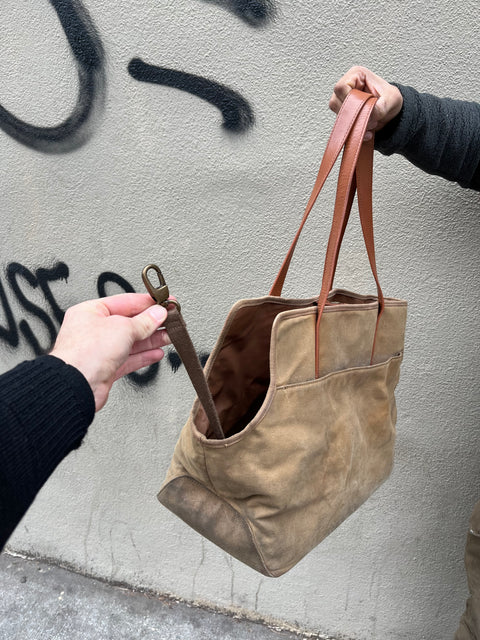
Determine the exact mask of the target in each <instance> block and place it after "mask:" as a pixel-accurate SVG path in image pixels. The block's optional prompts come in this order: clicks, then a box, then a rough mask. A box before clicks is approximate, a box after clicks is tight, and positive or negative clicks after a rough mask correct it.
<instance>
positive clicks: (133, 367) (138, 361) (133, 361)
mask: <svg viewBox="0 0 480 640" xmlns="http://www.w3.org/2000/svg"><path fill="white" fill-rule="evenodd" d="M164 356H165V353H164V351H163V349H151V350H150V351H142V352H141V353H135V354H133V355H130V356H129V357H128V358H127V360H126V362H125V363H124V364H123V365H122V366H121V367H120V368H119V369H118V371H117V373H116V375H115V380H118V379H119V378H122V377H123V376H126V375H128V374H129V373H132V372H133V371H138V369H143V367H148V366H150V365H151V364H155V362H159V361H160V360H161V359H162V358H163V357H164Z"/></svg>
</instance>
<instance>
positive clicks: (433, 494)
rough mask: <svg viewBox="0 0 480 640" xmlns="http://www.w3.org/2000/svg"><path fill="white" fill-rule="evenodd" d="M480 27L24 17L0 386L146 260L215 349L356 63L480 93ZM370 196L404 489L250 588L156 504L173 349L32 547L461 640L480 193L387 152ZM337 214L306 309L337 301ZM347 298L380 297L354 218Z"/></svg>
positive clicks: (33, 527)
mask: <svg viewBox="0 0 480 640" xmlns="http://www.w3.org/2000/svg"><path fill="white" fill-rule="evenodd" d="M477 11H478V3H477V2H476V0H464V2H462V3H460V4H458V3H457V4H456V5H455V6H454V5H452V3H451V2H449V1H447V0H440V1H438V2H436V3H431V4H430V5H428V4H427V5H426V4H425V3H424V2H419V1H418V0H404V1H403V2H397V3H392V2H385V1H380V2H367V1H366V0H357V1H355V2H353V1H352V0H339V2H336V3H312V2H310V3H307V2H304V3H299V2H292V1H291V0H270V1H268V0H256V1H252V2H249V1H248V0H247V1H240V0H210V1H209V0H174V1H173V0H163V1H161V0H160V1H159V0H155V1H153V0H144V2H141V3H134V2H129V3H118V2H113V1H112V0H104V1H103V2H93V1H92V0H82V1H81V2H80V0H77V1H76V2H74V1H73V0H71V1H69V0H63V1H62V2H60V0H50V2H47V1H46V0H45V1H43V2H28V1H27V0H15V1H14V0H3V3H2V18H3V22H2V27H3V28H2V34H3V35H2V44H3V46H2V57H1V59H0V96H1V98H0V100H1V105H2V110H1V112H0V127H1V128H2V130H3V131H1V132H0V153H1V157H2V158H3V170H2V172H1V173H0V189H1V207H2V230H3V238H4V240H3V243H2V249H1V264H2V273H1V275H0V304H1V309H0V314H1V315H0V323H1V326H0V338H1V341H0V349H1V356H0V357H1V364H2V369H7V368H8V367H10V366H12V365H14V364H15V363H16V362H18V361H20V360H22V359H24V358H30V357H32V356H33V355H34V354H35V352H39V351H41V350H45V349H47V348H48V346H49V344H50V341H51V339H52V338H53V336H54V335H55V332H56V331H57V329H58V326H59V321H60V318H61V310H63V309H65V308H66V307H67V306H69V305H71V304H73V303H75V302H78V301H80V300H83V299H85V298H91V297H95V296H96V295H98V294H99V293H103V292H107V293H115V292H119V291H122V290H124V289H129V288H130V287H133V288H135V289H137V290H142V286H141V279H140V273H141V269H142V268H143V266H144V265H145V264H147V263H148V262H150V261H155V262H157V263H158V264H160V265H161V267H162V269H163V270H164V272H165V274H166V276H167V277H168V280H169V283H170V287H171V290H172V292H174V293H175V294H176V295H177V296H178V298H179V299H180V300H181V302H182V303H183V308H184V312H185V316H186V319H187V321H188V324H189V327H190V329H191V332H192V335H193V336H194V338H195V342H196V346H197V348H198V350H199V352H209V350H210V349H211V348H212V345H213V344H214V341H215V337H216V335H217V333H218V331H219V329H220V327H221V324H222V322H223V319H224V317H225V315H226V313H227V311H228V309H229V307H230V305H231V304H232V303H233V302H234V301H235V300H236V299H238V298H240V297H247V296H252V297H254V296H258V295H263V294H265V293H266V292H267V291H268V288H269V286H270V284H271V283H272V280H273V277H274V275H275V273H276V271H277V269H278V267H279V265H280V263H281V260H282V258H283V255H284V253H285V251H286V248H287V246H288V244H289V242H290V239H291V238H292V235H293V233H294V231H295V229H296V227H297V224H298V221H299V218H300V216H301V214H302V211H303V206H304V204H305V202H306V198H307V195H308V192H309V189H310V187H311V185H312V182H313V178H314V175H315V173H316V169H317V167H318V164H319V159H320V157H321V153H322V149H323V147H324V144H325V141H326V137H327V135H328V132H329V130H330V128H331V126H332V123H333V119H334V118H333V115H332V114H331V113H330V112H329V111H328V108H327V104H328V99H329V97H330V93H331V90H332V87H333V84H334V82H335V81H336V80H337V79H338V78H339V76H340V75H341V74H342V73H343V72H344V71H346V70H347V69H348V68H349V67H350V66H351V65H352V64H355V63H357V64H360V63H361V64H364V65H366V66H370V67H371V68H373V69H374V70H376V71H377V72H378V73H379V74H381V75H383V76H385V77H387V78H389V79H392V80H397V81H402V82H404V83H405V84H411V85H413V86H416V87H417V88H419V89H421V90H428V91H431V92H434V93H437V94H440V95H451V96H458V97H460V98H473V99H475V98H476V97H478V92H479V89H480V84H479V76H478V68H477V67H478V53H479V45H478V32H477V24H476V23H477V20H476V14H477ZM138 60H141V61H143V63H145V64H144V65H142V63H139V62H138ZM145 65H158V66H159V67H162V68H163V71H162V70H158V69H155V68H152V67H148V66H145ZM165 69H168V70H176V71H179V72H180V75H179V76H178V77H177V82H178V84H179V86H180V89H176V88H170V87H168V86H166V85H167V84H168V82H169V81H170V79H171V78H172V74H171V73H169V72H168V71H165ZM149 73H150V75H149ZM191 74H194V75H196V76H200V77H201V78H204V79H208V80H209V81H210V84H209V85H205V86H204V85H202V86H201V87H200V89H199V85H198V83H197V82H195V79H194V78H193V76H192V75H191ZM205 87H206V89H205ZM196 90H197V91H198V90H199V91H200V92H202V91H203V92H204V93H203V94H202V95H203V97H204V98H206V99H202V96H199V95H195V91H196ZM232 92H234V93H232ZM222 101H223V102H222ZM225 104H226V105H227V106H226V107H225V106H224V105H225ZM222 105H223V107H224V113H223V114H222V112H221V109H220V108H219V106H220V107H222ZM375 183H376V186H375V205H376V207H375V208H376V230H377V231H376V232H377V241H378V263H379V270H380V274H381V277H382V282H383V285H384V290H385V292H386V293H387V294H388V295H394V296H396V297H404V298H406V299H408V300H409V302H410V313H409V321H408V334H407V343H406V357H405V361H404V365H403V371H402V379H401V383H400V386H399V390H398V404H399V416H398V445H397V459H396V467H395V471H394V473H393V476H392V478H391V480H390V481H389V482H388V483H387V484H385V485H384V486H383V487H382V488H381V490H379V491H378V492H377V493H376V494H375V495H374V496H373V497H372V499H371V500H370V501H369V502H368V503H367V504H366V505H365V506H364V507H362V508H361V509H360V510H359V511H358V512H357V513H356V514H354V515H353V516H352V517H351V518H350V519H349V520H348V521H347V522H346V523H344V524H343V525H342V526H341V527H340V528H339V530H338V531H337V532H335V533H334V534H333V535H332V536H331V537H330V538H329V539H328V540H326V541H325V542H324V543H323V544H322V545H320V547H318V548H317V549H315V550H314V551H313V552H312V553H311V554H310V555H309V556H308V557H307V558H306V559H305V560H304V561H302V562H301V563H300V564H299V565H298V566H297V567H296V568H294V569H293V570H292V571H291V572H290V573H288V574H287V575H286V576H284V577H282V578H280V579H277V580H269V579H266V578H263V577H261V576H259V575H257V574H255V573H254V572H253V571H251V570H250V569H248V568H246V567H244V566H242V565H241V564H240V563H238V562H237V561H235V560H232V559H231V558H229V557H227V555H226V554H224V553H223V552H221V551H220V550H218V549H217V548H216V547H214V546H213V545H211V544H210V543H209V542H206V541H203V540H202V539H201V538H200V536H198V535H197V534H196V533H194V532H193V531H190V530H189V529H188V528H187V527H186V526H184V525H183V524H182V523H181V522H180V521H178V520H177V519H176V518H175V517H174V516H173V515H171V514H170V513H169V512H167V511H166V510H164V509H163V508H162V507H161V506H160V505H159V504H158V503H157V501H156V498H155V494H156V491H157V489H158V487H159V486H160V483H161V481H162V478H163V475H164V473H165V471H166V469H167V466H168V463H169V459H170V456H171V453H172V450H173V447H174V443H175V440H176V437H177V434H178V432H179V430H180V428H181V426H182V425H183V423H184V421H185V419H186V416H187V413H188V411H189V408H190V405H191V402H192V399H193V395H194V394H193V391H192V389H191V387H190V384H189V382H188V380H187V377H186V374H185V371H184V370H183V368H182V367H180V369H178V371H175V369H176V362H175V358H174V357H173V355H172V354H170V357H169V358H166V360H164V361H163V362H162V364H161V365H160V366H159V367H158V368H152V369H150V370H149V371H148V372H147V373H143V374H142V375H141V376H140V377H138V378H137V379H136V380H131V381H130V382H128V381H121V382H120V383H118V384H117V385H116V388H115V389H114V391H113V393H112V396H111V400H110V402H109V404H108V405H107V407H106V408H105V409H104V410H102V412H101V413H100V414H99V415H98V416H97V418H96V419H95V422H94V424H93V425H92V427H91V428H90V431H89V434H88V437H87V438H86V440H85V442H84V444H83V446H82V448H81V449H80V450H79V451H78V452H75V453H74V454H72V455H70V456H69V457H68V459H67V460H65V461H64V463H62V465H61V467H60V468H59V469H58V470H57V472H56V473H55V474H54V476H53V477H52V478H51V479H50V481H49V482H48V484H47V485H46V486H45V488H44V490H43V491H42V492H41V494H40V496H39V497H38V499H37V501H36V503H35V505H34V506H33V508H32V509H31V511H30V512H29V513H28V515H27V517H26V518H25V519H24V521H23V522H22V524H21V525H20V526H19V528H18V530H17V532H16V534H15V536H14V537H13V538H12V541H11V547H12V548H13V549H15V550H22V551H26V552H28V553H35V554H40V555H42V556H48V557H53V558H57V559H58V560H59V561H64V562H68V563H71V564H73V565H75V566H77V567H79V568H80V569H81V570H83V571H85V572H88V573H91V574H94V575H98V576H102V577H104V578H107V579H111V580H119V581H125V582H127V583H130V584H132V585H136V586H145V587H149V588H152V589H155V590H157V591H160V592H171V593H174V594H177V595H178V596H181V597H184V598H187V599H192V600H205V601H210V602H213V603H216V604H218V605H219V606H225V607H240V608H243V609H246V610H248V611H251V612H255V613H256V614H258V615H261V616H272V617H274V618H278V619H282V620H285V621H287V622H289V623H291V624H298V625H301V626H302V627H304V628H307V629H310V630H315V631H322V632H325V633H327V632H328V633H331V634H332V635H336V636H341V635H342V634H343V635H344V636H345V637H348V638H354V639H358V640H360V639H369V640H370V639H372V640H373V639H381V640H400V639H408V640H411V639H412V638H415V639H419V638H425V639H429V640H431V638H439V639H442V638H450V637H451V636H452V634H453V630H454V628H455V625H456V620H457V619H458V617H459V615H460V613H461V610H462V607H463V602H464V599H465V597H466V585H465V581H464V575H463V565H462V562H463V544H464V534H465V531H466V527H467V522H468V516H469V512H470V510H471V507H472V505H473V504H474V502H475V500H476V499H477V493H478V492H477V489H478V484H479V479H480V478H479V465H478V453H479V449H480V435H479V434H480V431H479V429H478V422H479V411H478V404H479V403H478V391H477V387H478V385H477V382H478V373H479V364H478V358H477V344H478V339H479V329H478V317H477V307H478V303H479V294H478V291H479V286H478V285H479V270H478V264H477V263H478V261H477V255H478V253H477V252H478V241H479V228H478V195H476V194H475V193H473V192H468V191H465V190H462V189H461V188H460V187H458V186H456V185H454V184H450V183H447V182H445V181H442V180H441V179H440V178H435V177H431V176H426V175H423V174H422V173H421V172H420V171H419V170H417V169H416V168H414V167H413V166H410V165H409V164H408V163H407V162H406V161H405V160H403V159H402V158H383V157H378V158H377V164H376V179H375ZM322 203H323V204H320V205H319V206H318V208H317V209H316V211H315V215H314V217H313V220H312V222H311V224H309V226H308V230H307V233H306V238H305V239H304V240H302V242H301V245H300V246H299V250H298V256H297V258H296V260H295V263H294V265H293V268H292V274H291V277H290V280H289V284H288V290H289V291H290V292H291V293H292V294H293V293H294V294H295V295H310V294H314V293H315V292H317V291H318V290H319V277H320V264H319V256H320V255H321V254H322V251H323V249H324V247H325V240H326V233H327V227H328V219H329V216H330V212H331V209H330V205H329V204H328V198H327V199H326V200H323V201H322ZM337 284H338V285H342V286H348V287H349V288H352V289H354V290H360V291H362V292H365V293H366V292H368V291H370V290H371V289H372V288H373V287H372V281H371V278H370V276H369V274H368V268H367V262H366V260H365V258H364V256H363V247H362V243H361V241H360V238H359V233H358V227H357V225H356V224H353V226H352V229H351V230H350V231H349V232H348V233H347V237H346V246H345V249H344V251H343V256H342V264H341V265H340V269H339V274H338V278H337Z"/></svg>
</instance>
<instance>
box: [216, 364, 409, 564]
mask: <svg viewBox="0 0 480 640" xmlns="http://www.w3.org/2000/svg"><path fill="white" fill-rule="evenodd" d="M400 361H401V356H397V357H395V358H393V359H391V360H389V361H388V362H386V363H382V364H379V365H373V366H369V367H363V368H357V369H350V370H347V371H341V372H338V373H333V374H330V375H328V376H326V377H324V378H322V379H319V380H314V381H312V382H309V383H302V384H298V385H289V386H286V387H283V388H279V389H277V391H276V392H275V395H274V398H273V400H272V402H271V405H270V408H269V411H268V413H267V415H266V416H265V417H264V419H263V420H262V421H261V422H260V423H259V424H257V425H256V426H255V428H253V429H251V430H249V431H248V433H246V434H245V436H244V437H243V438H241V439H238V440H237V441H235V442H234V443H232V445H231V446H229V447H227V448H218V447H208V446H205V455H206V461H207V468H208V472H209V477H210V478H211V480H212V483H213V485H214V487H215V491H216V492H217V493H218V494H220V495H222V496H223V497H224V498H225V499H226V500H227V501H228V502H230V503H231V504H232V505H233V506H234V507H235V509H236V510H237V511H239V512H240V513H241V514H242V515H243V516H244V517H245V518H246V519H247V520H248V521H249V522H250V525H251V527H252V530H253V532H254V535H255V539H256V540H257V542H258V545H259V548H260V550H261V553H262V557H263V558H264V559H265V564H266V566H267V567H268V569H269V571H270V572H271V573H272V574H273V575H280V574H281V573H284V572H285V571H287V570H288V569H290V568H291V567H292V566H293V565H294V564H296V563H297V562H298V561H299V560H300V559H301V558H302V557H303V556H304V555H305V554H306V553H308V552H309V551H310V550H311V549H312V548H313V547H315V546H316V545H317V544H318V543H319V542H321V540H323V538H325V537H326V536H327V535H328V534H329V533H330V532H331V531H333V529H335V528H336V527H337V526H338V525H339V524H340V523H341V522H342V521H343V520H344V519H345V518H346V517H347V516H348V515H349V514H350V513H352V512H353V511H354V510H355V509H357V508H358V506H359V505H360V504H362V503H363V502H364V501H365V500H366V498H368V496H369V495H370V494H371V493H372V492H373V491H374V490H375V489H376V488H377V487H378V486H379V485H380V484H381V483H382V482H383V481H384V480H385V479H386V478H387V477H388V475H389V474H390V471H391V468H392V464H393V449H394V440H395V420H396V408H395V398H394V389H395V386H396V384H397V381H398V376H399V367H400ZM207 444H208V443H207Z"/></svg>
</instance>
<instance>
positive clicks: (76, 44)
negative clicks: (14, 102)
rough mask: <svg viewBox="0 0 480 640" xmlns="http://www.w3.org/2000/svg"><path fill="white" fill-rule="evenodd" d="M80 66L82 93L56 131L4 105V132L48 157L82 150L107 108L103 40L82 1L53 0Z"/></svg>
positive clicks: (1, 117)
mask: <svg viewBox="0 0 480 640" xmlns="http://www.w3.org/2000/svg"><path fill="white" fill-rule="evenodd" d="M49 2H50V4H51V5H52V7H53V8H54V10H55V12H56V13H57V16H58V19H59V21H60V24H61V25H62V28H63V31H64V32H65V35H66V37H67V40H68V43H69V45H70V48H71V50H72V53H73V55H74V56H75V60H76V63H77V69H78V78H79V89H78V98H77V104H76V106H75V108H74V109H73V111H72V113H71V114H70V116H69V117H68V118H67V119H66V120H64V121H63V122H62V123H61V124H59V125H58V126H55V127H36V126H34V125H31V124H28V123H27V122H24V121H23V120H20V119H19V118H16V117H15V116H14V115H13V114H12V113H10V112H9V111H7V110H6V109H5V108H4V107H2V106H1V105H0V128H1V129H3V130H4V131H5V133H8V135H10V136H12V137H13V138H15V139H16V140H18V141H19V142H21V143H22V144H24V145H27V146H28V147H31V148H32V149H37V150H38V151H43V152H45V153H64V152H67V151H72V150H73V149H76V148H78V147H80V146H81V145H82V144H84V143H85V142H86V140H87V139H88V138H89V136H90V134H91V132H92V126H93V115H94V113H96V114H97V113H99V111H100V107H101V106H102V104H103V96H104V88H105V71H104V53H103V47H102V44H101V41H100V37H99V35H98V34H97V32H96V29H95V27H94V26H93V23H92V21H91V19H90V16H89V15H88V13H87V11H86V9H85V8H84V7H83V6H82V4H81V1H80V0H49Z"/></svg>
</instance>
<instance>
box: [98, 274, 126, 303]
mask: <svg viewBox="0 0 480 640" xmlns="http://www.w3.org/2000/svg"><path fill="white" fill-rule="evenodd" d="M107 282H113V283H114V284H116V285H118V286H119V287H120V288H121V289H123V290H124V291H125V293H135V289H134V288H133V287H132V285H131V284H130V283H129V282H128V280H125V278H122V276H119V275H118V273H115V272H114V271H104V272H103V273H101V274H100V275H99V276H98V278H97V292H98V297H99V298H105V297H106V296H109V295H112V294H111V293H107V287H106V284H107Z"/></svg>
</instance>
